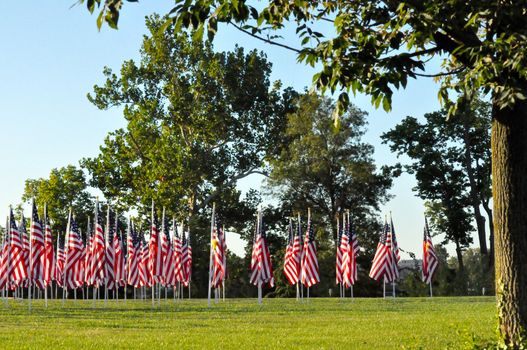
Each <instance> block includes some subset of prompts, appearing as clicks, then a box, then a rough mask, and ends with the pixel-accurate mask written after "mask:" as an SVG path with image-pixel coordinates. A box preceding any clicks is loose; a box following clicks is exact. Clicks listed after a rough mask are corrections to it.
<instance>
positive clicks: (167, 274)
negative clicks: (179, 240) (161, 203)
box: [161, 215, 177, 287]
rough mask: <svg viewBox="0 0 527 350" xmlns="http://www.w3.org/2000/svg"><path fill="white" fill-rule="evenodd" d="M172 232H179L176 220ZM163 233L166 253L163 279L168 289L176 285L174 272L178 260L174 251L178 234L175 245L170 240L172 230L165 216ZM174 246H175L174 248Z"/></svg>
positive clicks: (162, 227)
mask: <svg viewBox="0 0 527 350" xmlns="http://www.w3.org/2000/svg"><path fill="white" fill-rule="evenodd" d="M172 230H173V231H176V232H177V226H176V220H172ZM161 232H162V236H161V239H162V247H163V252H164V254H163V255H164V259H163V279H164V280H165V286H166V287H172V286H175V285H176V274H175V272H174V270H175V268H176V267H175V266H174V264H175V260H176V252H175V251H174V248H175V244H176V243H175V240H176V238H175V235H176V234H177V233H174V234H173V237H174V243H173V242H172V241H171V240H170V229H169V225H168V219H167V218H166V216H165V215H163V223H162V225H161ZM173 244H174V246H173Z"/></svg>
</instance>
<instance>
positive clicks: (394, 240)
mask: <svg viewBox="0 0 527 350" xmlns="http://www.w3.org/2000/svg"><path fill="white" fill-rule="evenodd" d="M389 236H390V237H389V238H390V240H391V243H392V254H393V266H392V268H393V271H392V274H393V276H394V277H393V278H394V279H393V280H394V281H395V280H397V279H398V278H399V261H400V260H401V256H400V255H399V245H398V244H397V238H396V237H395V227H394V226H393V220H392V217H391V214H390V233H389Z"/></svg>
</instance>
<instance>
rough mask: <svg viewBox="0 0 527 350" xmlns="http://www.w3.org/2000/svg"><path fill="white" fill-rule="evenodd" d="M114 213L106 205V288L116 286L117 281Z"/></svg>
mask: <svg viewBox="0 0 527 350" xmlns="http://www.w3.org/2000/svg"><path fill="white" fill-rule="evenodd" d="M115 217H116V215H115V213H114V212H113V211H112V210H111V209H110V206H109V205H108V211H107V215H106V254H105V255H106V259H105V268H104V269H105V274H106V287H107V288H108V289H115V288H117V281H116V276H115V272H116V271H115V263H116V261H115V247H114V236H115V235H116V230H117V227H116V223H117V221H114V220H115Z"/></svg>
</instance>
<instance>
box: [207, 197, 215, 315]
mask: <svg viewBox="0 0 527 350" xmlns="http://www.w3.org/2000/svg"><path fill="white" fill-rule="evenodd" d="M215 211H216V203H212V217H211V219H210V256H209V291H208V293H207V294H208V296H207V298H208V306H209V307H210V293H211V288H212V279H211V278H212V276H211V273H212V231H213V230H214V215H215Z"/></svg>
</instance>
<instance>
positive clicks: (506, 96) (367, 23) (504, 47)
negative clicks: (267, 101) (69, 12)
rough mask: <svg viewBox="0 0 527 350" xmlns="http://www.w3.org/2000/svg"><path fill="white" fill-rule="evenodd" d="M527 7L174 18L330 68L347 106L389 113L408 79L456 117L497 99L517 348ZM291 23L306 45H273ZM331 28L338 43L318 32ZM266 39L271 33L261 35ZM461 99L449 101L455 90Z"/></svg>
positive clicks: (115, 0) (335, 7)
mask: <svg viewBox="0 0 527 350" xmlns="http://www.w3.org/2000/svg"><path fill="white" fill-rule="evenodd" d="M95 4H98V5H99V6H101V4H102V5H103V6H102V9H101V12H100V16H99V19H100V20H99V21H98V23H99V26H100V25H101V23H102V21H103V19H104V18H105V19H106V21H107V22H108V23H110V24H111V25H112V24H113V25H116V24H117V20H118V15H119V11H120V9H121V5H122V0H105V1H102V0H90V1H87V5H88V8H89V9H90V10H91V11H93V10H94V8H95ZM526 5H527V2H526V1H525V0H521V1H498V2H495V1H494V2H492V1H478V2H474V1H472V2H469V3H467V2H466V1H459V0H453V1H448V2H437V1H432V0H425V1H416V0H410V1H406V2H400V1H391V0H387V1H379V2H374V3H372V2H370V1H367V0H359V1H353V2H348V1H333V2H309V1H296V2H268V3H265V4H264V5H263V6H259V7H258V8H255V7H253V6H250V5H249V4H248V2H246V1H244V0H211V1H186V2H177V3H176V6H175V7H174V9H173V10H172V11H171V12H170V16H171V17H170V18H171V20H172V21H173V22H174V23H176V26H175V28H176V30H178V31H180V30H182V29H184V28H193V29H194V30H195V31H196V33H197V35H196V36H197V37H199V36H200V34H202V33H203V32H204V31H205V29H207V33H208V35H209V38H212V37H213V36H214V35H215V34H216V31H217V28H218V22H222V23H232V24H233V25H234V26H236V27H237V28H239V29H240V30H242V31H245V32H246V33H248V34H249V35H252V36H254V37H256V38H258V39H260V40H263V41H266V42H271V43H275V44H280V45H281V46H282V47H285V48H289V49H292V50H295V51H296V52H298V57H299V60H300V61H302V62H305V63H307V64H311V65H315V64H317V63H319V64H321V66H322V70H321V72H319V73H317V74H316V76H315V77H314V80H315V84H316V86H317V87H318V88H320V89H322V90H324V89H326V88H329V89H331V90H332V91H335V90H336V89H341V90H342V93H341V94H340V96H339V102H340V106H342V107H345V106H346V104H347V102H348V101H349V98H348V93H349V92H350V91H353V92H354V93H355V92H357V91H359V92H364V93H367V94H369V95H371V96H372V102H373V103H374V104H375V105H376V106H379V105H380V104H381V102H382V105H383V107H384V108H385V109H389V108H390V102H391V96H392V93H393V90H394V89H398V88H400V87H403V88H404V87H405V86H406V83H407V81H408V78H415V77H417V76H423V75H424V76H432V77H437V78H439V79H441V80H442V84H441V88H440V91H439V96H440V98H441V100H442V101H444V102H445V103H447V104H449V110H450V112H454V111H455V110H456V108H457V106H460V105H462V104H463V98H464V97H467V96H468V98H470V97H471V96H472V95H474V94H475V93H477V92H479V91H483V92H484V93H485V94H487V93H490V94H491V98H492V141H491V148H492V158H493V159H492V181H493V184H492V188H493V193H494V196H493V208H494V230H495V233H494V234H495V252H496V289H497V291H498V296H499V297H498V299H499V302H498V307H499V315H500V317H499V327H500V332H501V335H502V338H503V341H504V343H505V344H508V345H510V346H512V347H518V346H520V344H521V343H522V339H525V337H526V335H527V289H526V288H524V286H525V285H527V264H524V263H523V262H524V252H525V251H526V250H527V234H526V231H527V216H526V215H524V213H523V211H524V208H525V202H526V201H527V183H526V182H525V181H524V175H523V174H525V173H526V172H527V155H526V154H527V101H526V98H527V69H526V67H527V55H525V54H524V52H525V47H526V44H527V26H525V25H524V24H525V15H526V13H527V6H526ZM287 22H293V23H294V25H295V26H296V27H297V33H298V35H299V40H300V47H301V48H299V49H296V48H294V47H291V46H288V45H284V44H282V43H280V42H276V41H274V40H275V38H276V36H274V35H270V36H266V35H265V34H266V33H263V32H264V31H266V30H270V31H277V30H280V29H282V28H284V26H285V24H286V23H287ZM326 22H327V23H332V24H333V25H334V27H335V28H334V31H331V37H328V38H326V37H324V35H323V34H322V33H320V32H319V31H317V30H313V29H316V28H314V26H317V25H319V26H320V24H321V23H326ZM262 33H263V34H264V35H262ZM434 57H437V58H439V59H443V62H442V65H441V71H440V72H437V73H434V74H428V73H427V74H424V73H423V71H424V70H425V66H426V64H427V62H430V61H431V59H432V58H434ZM452 90H453V91H454V92H455V95H456V96H458V97H459V99H458V100H457V103H450V102H449V100H448V98H449V91H452Z"/></svg>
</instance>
